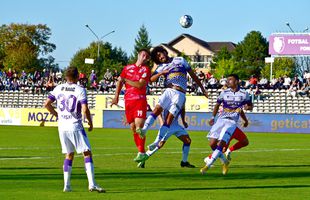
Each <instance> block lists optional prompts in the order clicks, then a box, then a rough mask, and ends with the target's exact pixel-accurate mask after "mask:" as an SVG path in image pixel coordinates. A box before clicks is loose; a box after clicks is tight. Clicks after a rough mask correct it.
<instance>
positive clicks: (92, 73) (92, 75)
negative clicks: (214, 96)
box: [89, 70, 97, 85]
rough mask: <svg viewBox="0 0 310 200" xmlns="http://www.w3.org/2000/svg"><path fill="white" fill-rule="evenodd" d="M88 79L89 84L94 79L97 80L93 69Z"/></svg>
mask: <svg viewBox="0 0 310 200" xmlns="http://www.w3.org/2000/svg"><path fill="white" fill-rule="evenodd" d="M89 80H90V84H91V85H92V84H93V83H94V81H96V80H97V76H96V73H95V70H91V74H90V76H89Z"/></svg>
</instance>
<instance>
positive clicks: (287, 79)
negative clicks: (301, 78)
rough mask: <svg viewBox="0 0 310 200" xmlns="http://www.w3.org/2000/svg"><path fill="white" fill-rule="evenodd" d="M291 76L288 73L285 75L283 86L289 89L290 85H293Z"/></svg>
mask: <svg viewBox="0 0 310 200" xmlns="http://www.w3.org/2000/svg"><path fill="white" fill-rule="evenodd" d="M291 82H292V80H291V78H290V77H287V76H286V75H284V83H283V88H284V89H289V88H290V86H291Z"/></svg>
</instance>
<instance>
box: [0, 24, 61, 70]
mask: <svg viewBox="0 0 310 200" xmlns="http://www.w3.org/2000/svg"><path fill="white" fill-rule="evenodd" d="M50 36H51V29H50V28H49V27H47V26H46V25H44V24H38V25H29V24H14V23H12V24H10V25H5V24H4V25H2V26H1V27H0V67H1V66H2V67H3V68H4V70H7V69H8V68H10V67H12V68H14V69H16V70H17V71H20V70H22V69H26V70H27V71H34V70H37V69H42V68H43V67H45V66H44V64H45V62H42V61H43V60H46V59H50V56H48V54H49V53H51V52H53V51H54V50H55V49H56V45H55V44H53V43H50V42H49V39H50ZM45 56H48V57H47V58H45ZM50 60H52V61H53V62H54V60H53V59H50ZM51 66H53V65H51Z"/></svg>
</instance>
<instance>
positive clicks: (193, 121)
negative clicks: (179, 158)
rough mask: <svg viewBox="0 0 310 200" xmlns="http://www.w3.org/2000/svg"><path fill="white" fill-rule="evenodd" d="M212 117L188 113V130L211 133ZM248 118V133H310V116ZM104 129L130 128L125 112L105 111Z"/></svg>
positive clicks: (157, 123)
mask: <svg viewBox="0 0 310 200" xmlns="http://www.w3.org/2000/svg"><path fill="white" fill-rule="evenodd" d="M210 117H211V113H197V112H188V113H186V118H185V119H186V121H187V123H188V124H189V127H188V130H205V131H209V130H210V128H211V127H210V126H209V125H208V120H209V119H210ZM247 117H248V119H249V122H250V124H249V127H247V128H242V129H244V130H245V131H246V132H276V133H278V132H281V133H310V115H290V114H247ZM103 127H104V128H129V125H128V124H126V117H125V113H124V111H104V112H103ZM152 129H159V122H158V121H156V122H155V123H154V125H153V127H152Z"/></svg>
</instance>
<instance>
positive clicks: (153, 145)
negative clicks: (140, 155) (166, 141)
mask: <svg viewBox="0 0 310 200" xmlns="http://www.w3.org/2000/svg"><path fill="white" fill-rule="evenodd" d="M147 148H148V150H149V151H153V150H154V149H155V148H156V144H150V145H149V146H147Z"/></svg>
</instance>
